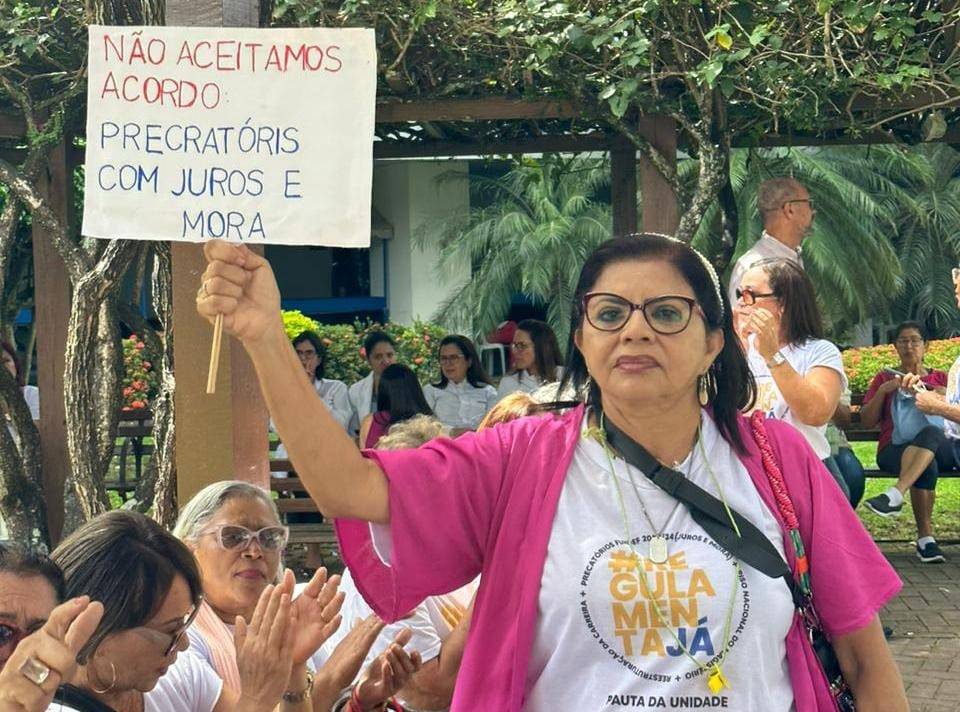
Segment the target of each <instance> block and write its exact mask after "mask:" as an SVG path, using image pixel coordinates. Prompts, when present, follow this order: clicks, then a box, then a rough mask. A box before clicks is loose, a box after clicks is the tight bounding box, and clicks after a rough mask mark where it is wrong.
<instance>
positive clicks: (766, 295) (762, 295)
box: [733, 287, 778, 307]
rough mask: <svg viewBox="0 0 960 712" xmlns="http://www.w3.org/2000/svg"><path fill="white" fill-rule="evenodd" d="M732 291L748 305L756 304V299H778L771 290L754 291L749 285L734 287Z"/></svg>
mask: <svg viewBox="0 0 960 712" xmlns="http://www.w3.org/2000/svg"><path fill="white" fill-rule="evenodd" d="M733 293H734V294H735V295H736V297H737V299H738V300H739V301H741V302H743V303H744V305H746V306H748V307H749V306H753V305H754V304H756V303H757V300H758V299H778V297H777V295H776V294H774V293H773V292H755V291H753V289H752V288H750V287H744V288H743V289H735V290H734V291H733Z"/></svg>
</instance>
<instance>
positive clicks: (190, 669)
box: [47, 650, 223, 712]
mask: <svg viewBox="0 0 960 712" xmlns="http://www.w3.org/2000/svg"><path fill="white" fill-rule="evenodd" d="M222 689H223V680H221V679H220V678H219V677H217V674H216V673H215V672H214V671H213V668H211V667H209V666H208V665H207V664H206V663H205V662H204V661H203V660H201V659H200V658H198V657H197V656H196V655H194V654H193V653H191V652H190V651H189V650H188V651H186V652H182V653H179V654H178V655H177V659H176V662H174V663H173V665H171V666H170V668H169V669H168V670H167V674H166V675H164V676H163V677H161V678H160V681H159V682H158V683H157V685H156V687H154V688H153V689H152V690H150V692H146V693H144V695H143V712H211V710H212V709H213V708H214V707H215V706H216V704H217V702H218V701H219V699H220V691H221V690H222ZM47 712H76V710H74V708H73V707H68V706H67V705H62V704H60V703H59V702H54V703H53V704H51V705H50V706H49V707H47Z"/></svg>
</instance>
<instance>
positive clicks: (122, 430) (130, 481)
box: [104, 409, 153, 500]
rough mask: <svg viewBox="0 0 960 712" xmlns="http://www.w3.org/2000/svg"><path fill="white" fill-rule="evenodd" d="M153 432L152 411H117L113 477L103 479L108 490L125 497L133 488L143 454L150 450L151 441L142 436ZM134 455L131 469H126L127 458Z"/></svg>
mask: <svg viewBox="0 0 960 712" xmlns="http://www.w3.org/2000/svg"><path fill="white" fill-rule="evenodd" d="M152 435H153V414H152V413H151V412H150V411H149V410H146V409H138V410H124V411H120V422H119V423H118V425H117V447H116V449H115V451H114V457H115V458H116V459H117V474H116V477H115V478H111V479H108V480H106V481H105V482H104V486H105V487H106V489H107V490H112V491H114V492H117V493H118V494H119V495H120V497H121V498H122V499H124V500H126V499H128V498H129V496H130V495H132V494H133V493H134V492H135V491H136V489H137V484H138V483H139V482H140V477H141V476H142V474H143V465H144V461H145V459H146V458H148V457H149V456H150V455H151V454H152V453H153V445H150V444H148V443H146V442H145V440H146V439H147V438H149V437H151V436H152ZM131 456H132V457H133V472H132V473H129V472H128V471H127V467H128V458H129V457H131Z"/></svg>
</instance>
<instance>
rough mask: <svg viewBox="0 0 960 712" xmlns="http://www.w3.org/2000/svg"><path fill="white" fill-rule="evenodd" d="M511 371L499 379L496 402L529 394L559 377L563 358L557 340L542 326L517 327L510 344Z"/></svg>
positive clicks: (528, 321) (524, 324)
mask: <svg viewBox="0 0 960 712" xmlns="http://www.w3.org/2000/svg"><path fill="white" fill-rule="evenodd" d="M510 352H511V353H512V354H513V369H512V370H511V371H510V373H508V374H507V375H505V376H504V377H503V378H502V379H500V385H499V386H497V400H501V399H502V398H504V397H505V396H508V395H510V394H511V393H516V392H518V391H519V392H522V393H533V392H534V391H535V390H537V389H538V388H540V387H541V386H543V385H545V384H547V383H553V382H556V381H558V380H560V378H561V377H562V376H563V356H562V355H561V353H560V345H559V344H558V343H557V336H556V334H554V333H553V329H551V328H550V326H549V325H548V324H546V323H545V322H542V321H539V320H537V319H524V320H523V321H521V322H520V323H518V324H517V330H516V332H514V335H513V343H511V344H510Z"/></svg>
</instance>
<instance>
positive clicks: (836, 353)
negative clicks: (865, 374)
mask: <svg viewBox="0 0 960 712" xmlns="http://www.w3.org/2000/svg"><path fill="white" fill-rule="evenodd" d="M780 353H782V354H783V355H784V357H785V358H786V359H787V361H788V362H789V363H790V365H791V366H792V367H793V370H795V371H796V372H797V373H799V374H800V375H801V376H806V375H807V374H808V373H809V372H810V371H812V370H813V369H815V368H817V367H818V366H823V367H825V368H830V369H833V370H834V371H836V372H837V373H839V374H840V390H841V391H844V390H846V388H847V375H846V373H844V371H843V359H842V358H841V357H840V350H839V349H838V348H837V347H836V346H834V345H833V344H831V343H830V342H829V341H826V340H824V339H808V340H806V341H804V342H801V343H799V344H791V345H790V346H784V347H783V348H782V349H780ZM747 362H748V363H749V365H750V371H751V372H752V373H753V377H754V379H756V381H757V404H756V409H759V410H762V411H763V412H764V413H766V414H767V416H768V417H770V418H777V419H778V420H785V421H787V422H788V423H790V425H792V426H793V427H795V428H796V429H797V430H799V431H800V434H801V435H803V437H804V438H806V440H807V442H808V443H810V447H811V448H813V451H814V452H815V453H817V457H819V458H820V459H821V460H823V459H824V458H826V457H829V456H830V443H829V442H827V426H826V424H823V425H819V426H815V425H807V424H806V423H802V422H800V421H799V420H798V419H797V418H796V417H795V416H794V415H793V411H792V410H790V406H788V405H787V403H786V401H784V400H783V396H782V395H781V394H780V389H779V388H777V384H776V383H775V382H774V380H773V376H771V375H770V369H769V368H767V363H766V361H765V360H764V358H763V356H761V355H760V354H759V352H758V351H757V350H756V349H754V348H750V349H748V350H747Z"/></svg>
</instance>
